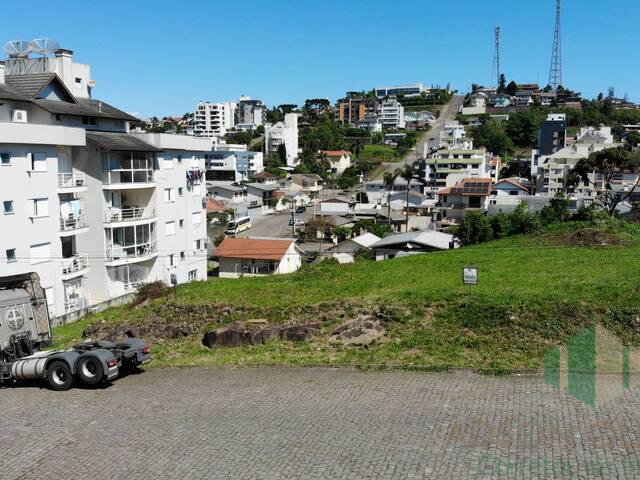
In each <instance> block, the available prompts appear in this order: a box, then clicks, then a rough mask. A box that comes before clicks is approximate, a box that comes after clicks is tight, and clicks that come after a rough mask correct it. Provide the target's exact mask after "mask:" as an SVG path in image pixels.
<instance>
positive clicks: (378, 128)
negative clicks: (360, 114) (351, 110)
mask: <svg viewBox="0 0 640 480" xmlns="http://www.w3.org/2000/svg"><path fill="white" fill-rule="evenodd" d="M357 126H358V128H360V129H362V130H367V131H368V132H371V133H380V132H382V122H381V121H380V119H379V118H378V115H376V114H375V113H367V114H366V115H365V116H364V118H363V119H362V120H359V121H358V123H357Z"/></svg>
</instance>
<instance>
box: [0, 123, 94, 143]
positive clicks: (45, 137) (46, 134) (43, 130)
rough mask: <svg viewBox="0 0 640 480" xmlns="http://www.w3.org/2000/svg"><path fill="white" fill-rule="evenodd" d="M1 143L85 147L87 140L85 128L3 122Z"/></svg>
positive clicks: (0, 127) (0, 128)
mask: <svg viewBox="0 0 640 480" xmlns="http://www.w3.org/2000/svg"><path fill="white" fill-rule="evenodd" d="M0 143H12V144H16V143H17V144H29V145H68V146H74V147H84V146H85V145H86V144H87V142H86V138H85V131H84V128H77V127H63V126H59V125H44V124H37V123H32V122H29V123H15V122H2V123H1V126H0Z"/></svg>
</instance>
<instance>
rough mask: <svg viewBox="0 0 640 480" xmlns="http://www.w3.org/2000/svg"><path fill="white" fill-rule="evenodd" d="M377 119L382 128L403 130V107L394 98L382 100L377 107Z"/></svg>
mask: <svg viewBox="0 0 640 480" xmlns="http://www.w3.org/2000/svg"><path fill="white" fill-rule="evenodd" d="M378 119H379V120H380V122H382V126H383V127H384V128H391V129H398V128H399V129H402V128H405V121H404V107H403V106H402V105H401V104H400V102H398V100H396V99H395V98H387V99H384V100H382V101H381V102H380V103H379V105H378Z"/></svg>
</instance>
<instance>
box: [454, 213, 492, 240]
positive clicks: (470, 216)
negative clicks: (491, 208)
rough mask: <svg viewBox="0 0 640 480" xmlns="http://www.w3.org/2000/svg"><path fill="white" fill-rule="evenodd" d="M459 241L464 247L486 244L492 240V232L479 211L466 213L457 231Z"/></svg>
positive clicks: (483, 215) (485, 218)
mask: <svg viewBox="0 0 640 480" xmlns="http://www.w3.org/2000/svg"><path fill="white" fill-rule="evenodd" d="M458 232H459V233H458V234H459V236H460V240H461V241H462V243H463V244H465V245H471V244H474V243H482V242H487V241H489V240H491V239H492V238H493V230H492V229H491V225H490V224H489V221H488V220H487V217H486V215H485V214H484V213H483V212H481V211H479V210H471V211H468V212H467V213H466V215H465V216H464V219H463V220H462V223H461V224H460V229H459V231H458Z"/></svg>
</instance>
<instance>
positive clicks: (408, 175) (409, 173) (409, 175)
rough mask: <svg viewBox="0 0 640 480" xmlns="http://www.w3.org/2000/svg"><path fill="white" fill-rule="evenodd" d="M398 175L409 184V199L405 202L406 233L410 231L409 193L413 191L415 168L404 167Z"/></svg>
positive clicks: (408, 165)
mask: <svg viewBox="0 0 640 480" xmlns="http://www.w3.org/2000/svg"><path fill="white" fill-rule="evenodd" d="M398 175H400V176H401V177H402V178H403V179H404V180H405V181H406V182H407V192H406V193H407V198H406V202H405V208H404V215H405V221H404V231H405V232H408V231H409V191H410V190H411V180H413V167H412V166H411V165H410V164H407V165H405V166H404V168H402V169H400V170H399V171H398Z"/></svg>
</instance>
